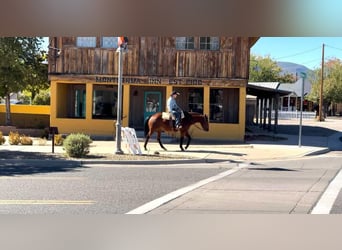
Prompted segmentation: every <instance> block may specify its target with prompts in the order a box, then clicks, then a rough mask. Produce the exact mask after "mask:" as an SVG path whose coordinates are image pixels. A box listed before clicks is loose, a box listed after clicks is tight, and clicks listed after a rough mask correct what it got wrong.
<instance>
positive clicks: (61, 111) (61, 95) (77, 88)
mask: <svg viewBox="0 0 342 250" xmlns="http://www.w3.org/2000/svg"><path fill="white" fill-rule="evenodd" d="M56 102H57V107H58V109H57V117H58V118H85V116H86V85H85V84H63V83H60V84H58V85H57V98H56Z"/></svg>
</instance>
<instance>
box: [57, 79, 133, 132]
mask: <svg viewBox="0 0 342 250" xmlns="http://www.w3.org/2000/svg"><path fill="white" fill-rule="evenodd" d="M67 84H75V82H67V81H63V83H62V84H61V83H57V82H56V81H52V82H51V107H57V106H58V110H59V109H60V106H61V109H62V110H65V112H66V104H65V103H66V102H65V99H64V96H66V89H67ZM57 85H58V88H57ZM57 91H61V92H60V93H58V95H57ZM57 96H59V98H57ZM92 100H93V83H91V82H87V83H86V118H85V119H82V118H57V117H58V116H60V115H61V113H59V114H58V115H57V112H58V111H57V110H56V108H52V112H51V116H50V124H51V125H50V126H53V127H58V132H59V133H61V134H70V133H77V132H80V133H85V134H89V135H103V136H109V135H110V136H111V135H115V123H116V121H115V120H104V119H103V120H102V119H92V103H93V101H92ZM122 111H123V115H122V121H121V126H122V127H127V126H128V115H129V114H128V113H129V85H128V86H123V105H122ZM63 112H64V111H63ZM63 114H64V113H63Z"/></svg>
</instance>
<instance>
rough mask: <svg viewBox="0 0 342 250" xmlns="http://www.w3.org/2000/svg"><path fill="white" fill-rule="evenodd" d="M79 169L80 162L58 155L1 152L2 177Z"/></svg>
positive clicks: (0, 171)
mask: <svg viewBox="0 0 342 250" xmlns="http://www.w3.org/2000/svg"><path fill="white" fill-rule="evenodd" d="M37 159H38V161H37ZM42 160H43V161H42ZM56 160H58V161H56ZM79 168H81V164H80V163H79V162H78V161H72V160H65V159H63V158H61V157H59V156H58V154H56V155H53V154H47V153H39V152H20V151H10V150H1V151H0V177H1V176H16V175H31V174H42V173H52V172H68V171H75V170H77V169H79ZM82 168H84V167H82Z"/></svg>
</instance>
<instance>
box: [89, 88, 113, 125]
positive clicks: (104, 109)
mask: <svg viewBox="0 0 342 250" xmlns="http://www.w3.org/2000/svg"><path fill="white" fill-rule="evenodd" d="M117 96H118V92H117V86H114V85H94V88H93V110H92V116H93V119H116V117H117Z"/></svg>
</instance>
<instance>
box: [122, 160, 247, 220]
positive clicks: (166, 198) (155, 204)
mask: <svg viewBox="0 0 342 250" xmlns="http://www.w3.org/2000/svg"><path fill="white" fill-rule="evenodd" d="M247 166H249V165H248V164H239V165H238V166H237V167H234V168H232V169H229V170H227V171H225V172H222V173H219V174H218V175H215V176H212V177H209V178H207V179H204V180H201V181H199V182H197V183H194V184H192V185H190V186H187V187H184V188H180V189H178V190H176V191H173V192H171V193H169V194H167V195H164V196H162V197H160V198H158V199H155V200H153V201H150V202H148V203H146V204H144V205H142V206H140V207H138V208H136V209H133V210H131V211H129V212H128V213H126V214H145V213H147V212H149V211H151V210H153V209H155V208H157V207H160V206H161V205H163V204H165V203H167V202H169V201H171V200H174V199H176V198H178V197H179V196H181V195H183V194H186V193H188V192H190V191H192V190H195V189H196V188H199V187H201V186H203V185H205V184H208V183H210V182H213V181H216V180H219V179H221V178H224V177H226V176H228V175H231V174H233V173H235V172H237V171H239V170H240V169H242V168H245V167H247Z"/></svg>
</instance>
